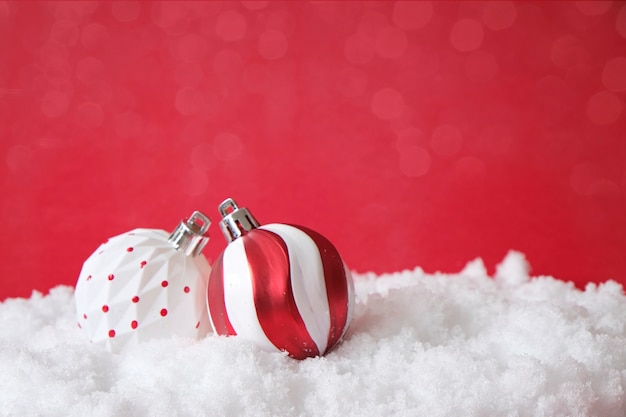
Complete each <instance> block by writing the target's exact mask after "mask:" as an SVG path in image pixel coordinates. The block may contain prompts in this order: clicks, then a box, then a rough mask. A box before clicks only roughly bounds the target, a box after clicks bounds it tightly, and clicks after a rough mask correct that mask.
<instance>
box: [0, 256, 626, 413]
mask: <svg viewBox="0 0 626 417" xmlns="http://www.w3.org/2000/svg"><path fill="white" fill-rule="evenodd" d="M355 285H356V296H357V304H356V311H355V319H354V321H353V323H352V326H351V328H350V330H349V332H348V334H347V335H346V338H345V341H344V342H343V343H342V344H341V345H339V346H338V348H337V349H335V350H334V351H333V352H331V353H329V354H328V355H327V356H326V357H323V358H314V359H307V360H304V361H297V360H294V359H291V358H289V357H287V356H286V355H284V354H281V353H271V352H265V351H261V350H259V349H257V348H256V347H254V346H253V345H251V344H249V343H247V342H244V341H243V340H241V339H240V338H237V337H231V338H226V337H218V336H215V335H213V334H209V336H207V337H206V338H204V339H203V340H200V341H194V340H190V339H184V338H172V339H166V340H156V341H151V342H147V343H144V344H141V345H138V346H135V347H133V348H131V349H130V350H128V351H125V352H124V353H122V354H112V353H109V352H107V351H105V350H104V349H102V348H99V347H98V346H96V345H92V344H90V343H89V342H88V341H87V339H86V336H85V334H84V333H83V332H81V331H80V329H78V327H77V325H76V322H75V314H74V300H73V289H72V288H71V287H66V286H60V287H56V288H54V289H52V290H51V292H50V294H49V295H47V296H42V295H41V294H39V293H33V295H32V297H31V298H30V299H8V300H6V301H4V302H3V303H1V304H0V325H1V327H0V329H2V330H1V333H0V367H1V368H0V369H2V377H1V378H0V415H2V416H16V417H17V416H34V415H41V416H81V417H83V416H94V417H96V416H168V417H169V416H209V415H210V416H218V415H225V416H428V417H435V416H511V417H512V416H602V417H611V416H615V417H623V416H625V415H626V396H625V395H626V394H625V393H624V391H625V389H626V297H625V296H624V292H623V289H622V287H621V286H620V285H619V284H617V283H615V282H612V281H609V282H606V283H604V284H601V285H599V286H597V285H594V284H588V285H587V287H586V289H585V290H584V291H580V290H578V289H576V288H575V287H574V286H573V285H572V284H570V283H565V282H562V281H559V280H556V279H553V278H551V277H533V278H530V277H529V269H528V265H527V263H526V261H525V259H524V257H523V255H521V254H519V253H515V252H512V253H510V254H509V255H508V256H507V257H506V259H505V260H504V261H503V262H502V264H501V265H500V266H499V267H498V268H497V272H496V274H495V277H494V278H490V277H489V276H488V275H487V273H486V271H485V268H484V266H483V263H482V261H480V260H476V261H473V262H471V263H469V264H468V265H467V267H466V268H465V269H464V270H463V271H461V272H460V273H458V274H447V275H446V274H434V275H427V274H425V273H424V272H423V271H422V270H421V269H419V268H417V269H415V270H413V271H404V272H401V273H395V274H388V275H382V276H375V275H373V274H362V275H359V274H355Z"/></svg>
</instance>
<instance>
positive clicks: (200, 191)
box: [0, 1, 626, 298]
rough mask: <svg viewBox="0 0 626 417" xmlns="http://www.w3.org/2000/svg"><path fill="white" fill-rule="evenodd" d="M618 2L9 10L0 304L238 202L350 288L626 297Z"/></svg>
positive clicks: (217, 245)
mask: <svg viewBox="0 0 626 417" xmlns="http://www.w3.org/2000/svg"><path fill="white" fill-rule="evenodd" d="M625 91H626V5H625V4H624V3H622V2H611V1H598V2H559V3H551V2H537V3H528V2H508V1H507V2H462V3H450V2H445V3H439V2H432V3H430V2H420V3H409V2H374V1H371V2H370V1H367V2H357V1H352V2H308V1H307V2H269V3H268V2H260V1H258V2H245V1H244V2H225V3H219V2H210V3H207V2H200V3H195V2H163V3H161V2H154V3H143V2H141V3H140V2H135V1H129V2H114V3H108V2H100V3H90V2H5V1H0V138H1V141H0V157H1V158H0V187H1V188H0V191H1V193H2V200H1V206H0V222H1V226H2V233H1V236H0V254H1V256H2V262H0V277H1V279H2V286H1V287H0V298H4V297H8V296H28V295H29V294H30V292H31V290H32V289H38V290H46V289H48V288H50V287H52V286H54V285H57V284H74V283H75V280H76V277H77V276H78V273H79V271H80V268H81V265H82V262H83V260H84V259H86V258H87V256H89V255H90V254H91V253H92V252H93V250H94V249H95V248H96V247H97V245H98V244H99V243H100V242H102V241H104V240H105V239H106V238H107V237H109V236H112V235H116V234H118V233H122V232H124V231H126V230H130V229H132V228H135V227H153V228H160V229H166V230H172V229H173V228H174V227H175V226H176V225H177V224H178V222H179V220H180V219H181V218H182V217H185V216H187V215H189V214H190V213H191V211H192V210H194V209H200V210H202V211H204V212H205V213H207V214H209V215H210V216H211V218H212V219H213V221H214V225H213V226H212V228H211V231H212V237H213V238H212V240H211V242H210V243H209V246H208V247H207V249H206V250H205V253H206V254H207V256H209V258H214V257H215V256H216V254H217V253H218V252H219V251H220V250H221V249H222V248H223V247H224V245H225V242H224V239H223V238H222V236H221V233H220V232H219V228H218V227H217V224H216V223H217V220H218V214H217V210H216V208H217V205H218V204H219V203H220V202H221V201H222V200H223V199H224V198H226V197H229V196H230V197H233V198H235V199H236V200H237V201H238V202H239V203H240V205H242V206H247V207H248V208H250V209H251V210H252V212H253V213H254V214H255V215H256V217H257V218H258V219H259V220H260V221H261V222H262V223H268V222H285V223H289V222H290V223H298V224H303V225H306V226H309V227H311V228H313V229H316V230H318V231H319V232H321V233H322V234H324V235H326V236H327V237H328V238H329V239H330V240H331V241H332V242H334V243H335V245H336V246H337V248H338V249H339V251H340V252H341V253H342V254H343V256H344V258H345V260H346V262H347V263H348V265H349V266H350V267H351V268H353V269H354V270H356V271H359V272H365V271H374V272H377V273H381V272H391V271H396V270H400V269H405V268H413V267H415V266H418V265H419V266H422V267H423V268H424V269H425V270H426V271H427V272H434V271H438V270H440V271H446V272H456V271H458V270H460V269H461V268H462V267H463V266H464V265H465V263H466V262H468V261H469V260H471V259H473V258H475V257H478V256H480V257H482V258H483V259H484V260H485V262H486V264H487V266H488V268H489V270H490V271H493V268H494V265H495V264H496V263H497V262H499V261H500V260H501V259H502V258H503V257H504V255H505V254H506V252H507V251H508V250H509V249H516V250H519V251H522V252H524V253H525V254H526V255H527V257H528V260H529V261H530V263H531V265H532V266H533V273H534V274H550V275H555V276H557V277H559V278H562V279H566V280H574V281H575V282H576V283H577V284H578V285H583V284H584V283H585V282H588V281H596V282H599V281H604V280H606V279H609V278H612V279H616V280H618V281H620V282H626V256H624V255H625V249H626V216H625V214H626V210H625V208H626V207H625V206H626V205H625V200H626V169H625V168H626V142H625V139H626V138H625V132H626V117H625V115H624V113H625V112H626V111H625V109H624V92H625Z"/></svg>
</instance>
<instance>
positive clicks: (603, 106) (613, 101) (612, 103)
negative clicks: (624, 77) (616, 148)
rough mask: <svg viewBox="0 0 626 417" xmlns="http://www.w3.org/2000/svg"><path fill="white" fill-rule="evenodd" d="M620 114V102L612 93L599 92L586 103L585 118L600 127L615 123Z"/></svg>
mask: <svg viewBox="0 0 626 417" xmlns="http://www.w3.org/2000/svg"><path fill="white" fill-rule="evenodd" d="M621 113H622V102H621V100H620V99H619V98H618V97H617V96H616V95H615V94H613V93H610V92H608V91H600V92H598V93H596V94H594V95H593V96H591V98H590V99H589V101H588V102H587V117H588V118H589V120H591V122H592V123H595V124H597V125H600V126H604V125H609V124H611V123H613V122H615V121H616V120H617V119H618V118H619V116H620V114H621Z"/></svg>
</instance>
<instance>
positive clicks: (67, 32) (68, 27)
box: [50, 20, 80, 46]
mask: <svg viewBox="0 0 626 417" xmlns="http://www.w3.org/2000/svg"><path fill="white" fill-rule="evenodd" d="M79 37H80V33H79V31H78V27H77V26H76V24H75V23H74V22H71V21H68V20H57V21H56V22H54V24H53V25H52V29H51V30H50V40H52V41H53V42H56V43H58V44H61V45H64V46H74V45H76V43H78V38H79Z"/></svg>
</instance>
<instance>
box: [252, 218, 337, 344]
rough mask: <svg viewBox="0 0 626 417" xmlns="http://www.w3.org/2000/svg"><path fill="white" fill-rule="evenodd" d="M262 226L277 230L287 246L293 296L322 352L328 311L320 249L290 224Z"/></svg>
mask: <svg viewBox="0 0 626 417" xmlns="http://www.w3.org/2000/svg"><path fill="white" fill-rule="evenodd" d="M261 229H265V230H268V231H270V232H274V233H276V234H277V235H279V236H280V237H281V238H282V239H283V241H284V242H285V244H286V245H287V251H288V252H289V265H290V269H291V286H292V289H293V298H294V300H295V302H296V306H297V307H298V311H299V312H300V316H301V317H302V320H303V321H304V325H305V327H306V330H307V332H308V333H309V335H310V336H311V339H313V341H314V342H315V344H316V345H317V349H318V350H319V352H320V355H323V354H324V352H325V351H326V348H327V345H328V333H329V332H330V311H329V306H328V294H327V292H326V282H325V280H324V266H323V264H322V258H321V256H320V252H319V249H318V247H317V245H316V244H315V242H314V241H313V239H312V238H311V237H309V235H307V234H306V233H305V232H303V231H302V230H300V229H298V228H295V227H293V226H289V225H286V224H275V223H273V224H267V225H264V226H261Z"/></svg>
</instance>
